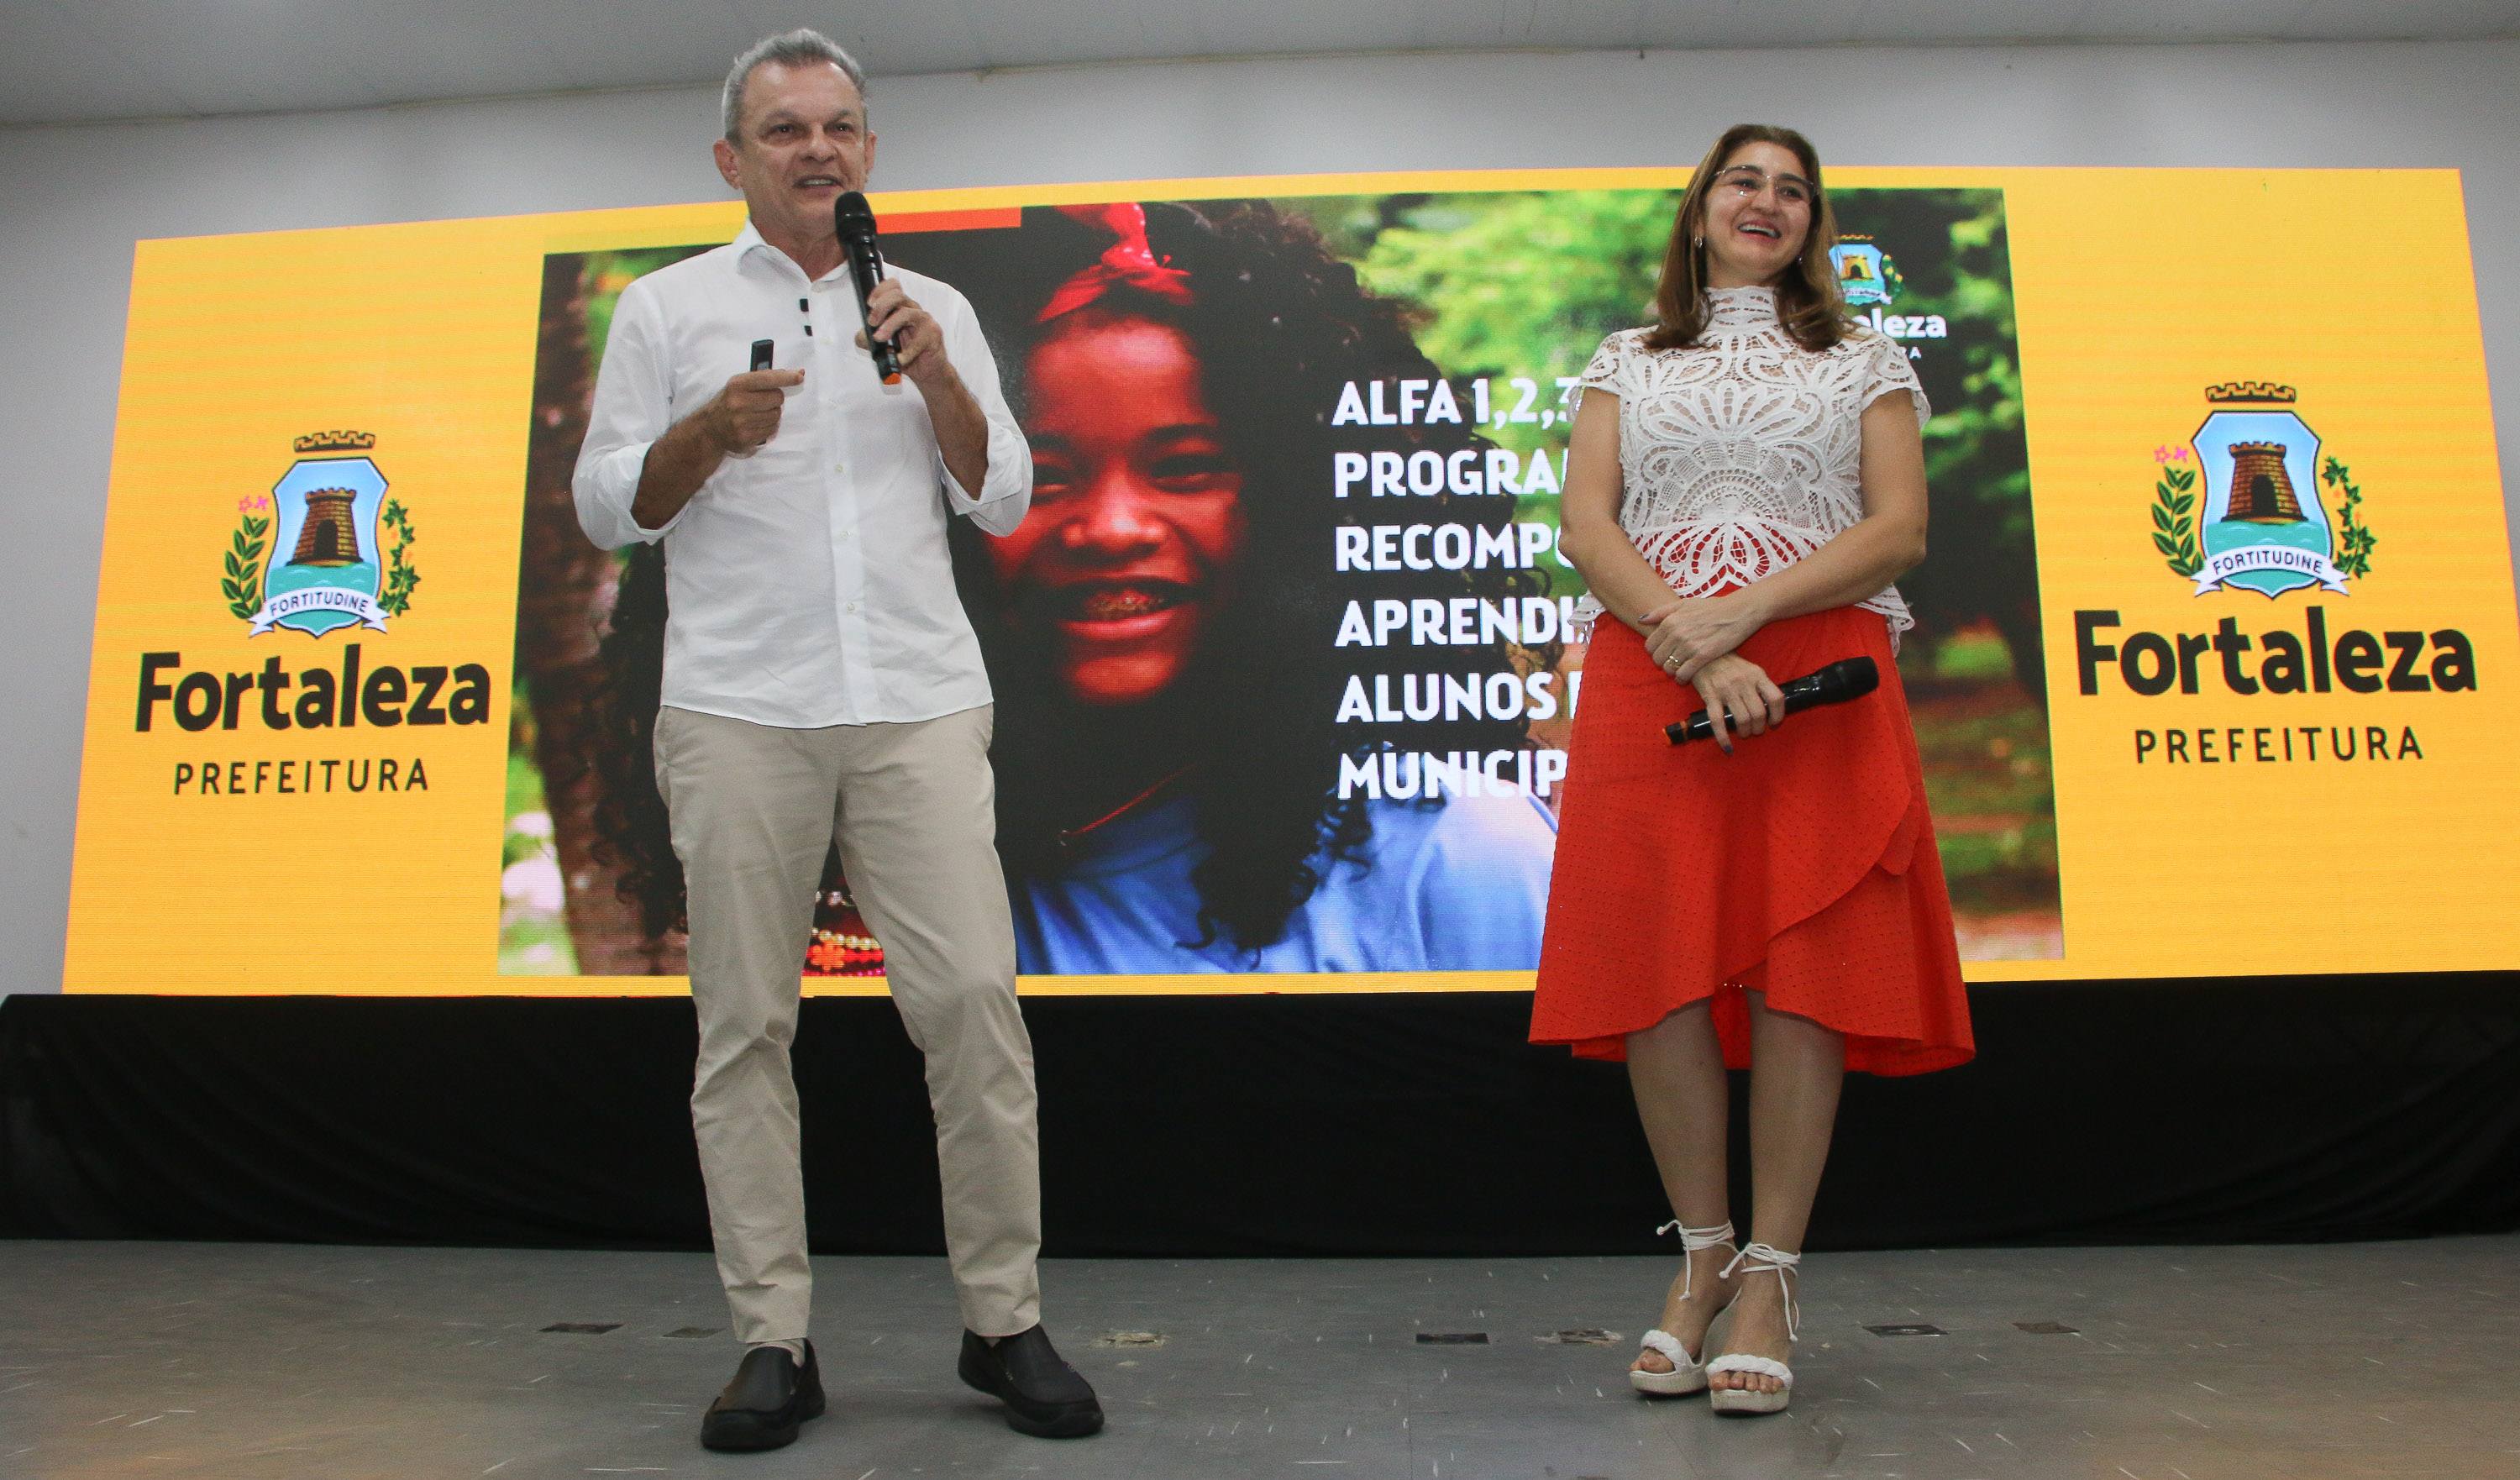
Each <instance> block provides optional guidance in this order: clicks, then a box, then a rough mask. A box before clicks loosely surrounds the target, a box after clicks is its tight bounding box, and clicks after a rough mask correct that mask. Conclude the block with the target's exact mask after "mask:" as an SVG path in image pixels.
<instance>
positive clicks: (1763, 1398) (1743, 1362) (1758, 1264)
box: [1697, 1243, 1803, 1414]
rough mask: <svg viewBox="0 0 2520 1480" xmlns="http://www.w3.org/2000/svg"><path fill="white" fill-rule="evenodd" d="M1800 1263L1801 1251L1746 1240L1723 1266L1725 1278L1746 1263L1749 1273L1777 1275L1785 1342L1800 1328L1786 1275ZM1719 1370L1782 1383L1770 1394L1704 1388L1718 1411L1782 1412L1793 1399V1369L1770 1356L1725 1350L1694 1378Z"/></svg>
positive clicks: (1708, 1403) (1703, 1377)
mask: <svg viewBox="0 0 2520 1480" xmlns="http://www.w3.org/2000/svg"><path fill="white" fill-rule="evenodd" d="M1802 1262H1803V1256H1802V1255H1800V1254H1788V1253H1786V1252H1785V1251H1784V1250H1782V1249H1779V1248H1777V1247H1775V1246H1773V1245H1770V1244H1765V1243H1749V1244H1744V1245H1742V1246H1741V1252H1739V1253H1737V1254H1735V1255H1733V1262H1732V1263H1731V1264H1728V1265H1726V1266H1724V1278H1727V1279H1730V1278H1733V1271H1734V1270H1737V1269H1741V1268H1742V1267H1743V1266H1744V1265H1746V1266H1748V1270H1747V1273H1749V1274H1752V1275H1760V1274H1770V1275H1774V1276H1776V1277H1777V1284H1778V1288H1780V1289H1782V1290H1783V1291H1784V1296H1785V1339H1786V1340H1787V1341H1791V1340H1793V1339H1794V1338H1796V1337H1797V1336H1799V1335H1800V1334H1802V1333H1801V1331H1800V1329H1799V1318H1798V1317H1797V1315H1796V1313H1795V1310H1794V1286H1793V1281H1792V1280H1790V1279H1788V1278H1785V1277H1786V1276H1788V1275H1790V1274H1792V1273H1793V1269H1794V1266H1796V1265H1798V1264H1800V1263H1802ZM1736 1298H1737V1297H1736ZM1718 1372H1759V1373H1762V1374H1764V1375H1766V1376H1770V1377H1774V1378H1776V1379H1777V1381H1778V1383H1780V1384H1782V1386H1780V1387H1778V1389H1777V1390H1776V1391H1775V1392H1773V1393H1759V1392H1752V1391H1751V1390H1749V1389H1748V1388H1737V1387H1709V1388H1708V1389H1707V1390H1706V1402H1707V1406H1708V1407H1710V1408H1712V1409H1714V1410H1715V1412H1717V1413H1739V1414H1747V1413H1783V1412H1784V1411H1785V1405H1786V1404H1788V1403H1791V1402H1792V1401H1793V1397H1794V1369H1793V1368H1789V1367H1787V1366H1785V1365H1784V1364H1783V1363H1781V1362H1778V1361H1777V1360H1776V1359H1775V1358H1773V1357H1752V1356H1748V1355H1746V1354H1742V1353H1733V1352H1728V1353H1726V1354H1725V1355H1723V1356H1721V1357H1718V1358H1716V1359H1715V1360H1714V1361H1712V1362H1709V1363H1708V1364H1706V1367H1705V1368H1704V1370H1703V1371H1702V1372H1701V1373H1700V1374H1699V1376H1698V1379H1697V1380H1698V1381H1699V1382H1701V1383H1702V1382H1705V1381H1706V1380H1707V1379H1708V1378H1710V1377H1713V1376H1714V1375H1715V1374H1716V1373H1718Z"/></svg>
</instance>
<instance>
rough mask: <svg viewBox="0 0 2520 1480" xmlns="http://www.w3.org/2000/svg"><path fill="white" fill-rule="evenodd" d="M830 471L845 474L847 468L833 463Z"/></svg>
mask: <svg viewBox="0 0 2520 1480" xmlns="http://www.w3.org/2000/svg"><path fill="white" fill-rule="evenodd" d="M832 471H833V472H846V471H849V470H848V469H847V467H846V466H845V465H842V464H839V463H833V464H832Z"/></svg>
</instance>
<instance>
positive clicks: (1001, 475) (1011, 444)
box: [936, 421, 1032, 534]
mask: <svg viewBox="0 0 2520 1480" xmlns="http://www.w3.org/2000/svg"><path fill="white" fill-rule="evenodd" d="M988 457H989V471H988V472H987V474H986V475H985V476H983V477H982V479H981V481H980V491H979V492H978V494H976V495H974V494H973V493H971V492H970V491H969V490H968V489H967V488H965V487H964V486H963V480H962V479H960V478H958V477H956V476H955V475H954V470H953V469H951V468H948V467H947V466H945V458H944V454H942V453H939V454H938V455H937V458H936V471H937V474H938V477H939V480H940V481H942V482H943V483H944V485H945V502H946V504H947V506H948V507H950V508H951V509H952V510H953V511H954V512H955V513H956V514H966V515H970V516H974V518H975V521H976V522H978V523H979V525H980V526H981V527H982V528H984V529H987V530H989V531H990V532H991V533H993V534H1006V533H1008V532H1009V531H1011V530H1012V529H1013V528H1014V526H1015V525H1016V524H1017V523H1019V522H1021V521H1022V519H1023V511H1024V509H1025V508H1026V506H1028V505H1029V504H1030V502H1031V500H1030V497H1029V495H1030V494H1031V493H1032V447H1031V444H1029V443H1027V442H1026V441H1025V440H1024V437H1023V433H1022V432H1021V431H1019V430H1017V429H1016V428H1014V427H1012V426H1006V425H1003V424H1001V423H999V422H996V421H992V422H990V423H989V448H988ZM1009 500H1013V501H1015V502H1014V504H1013V506H1012V508H1009V507H1008V501H1009ZM1007 515H1012V517H1011V518H1010V517H1005V516H1007ZM1002 523H1003V524H1005V525H1006V528H1004V529H1001V528H998V527H997V526H998V525H1000V524H1002Z"/></svg>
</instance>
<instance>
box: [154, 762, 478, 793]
mask: <svg viewBox="0 0 2520 1480" xmlns="http://www.w3.org/2000/svg"><path fill="white" fill-rule="evenodd" d="M336 782H338V783H339V788H340V789H341V790H343V791H350V792H359V791H365V790H367V789H368V788H369V787H370V786H374V787H375V788H376V789H377V790H379V791H426V790H427V789H428V767H427V766H426V765H424V764H423V763H422V761H421V759H420V757H418V756H413V757H412V759H411V764H409V765H408V766H406V765H404V764H403V763H402V762H401V761H400V760H398V759H396V758H395V757H393V756H390V755H388V756H384V757H382V758H380V759H373V760H371V759H365V758H362V759H358V760H285V761H274V760H258V761H203V762H202V763H201V765H200V767H199V768H198V769H197V768H196V767H195V766H194V764H193V763H192V762H191V761H177V762H176V763H175V791H174V794H175V795H177V796H182V795H183V794H184V793H185V788H186V787H188V786H189V787H191V788H192V794H193V795H195V796H321V795H324V794H325V793H327V792H330V791H332V790H333V789H334V784H335V783H336Z"/></svg>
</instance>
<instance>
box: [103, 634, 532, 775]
mask: <svg viewBox="0 0 2520 1480" xmlns="http://www.w3.org/2000/svg"><path fill="white" fill-rule="evenodd" d="M182 666H184V655H183V654H182V653H180V652H144V653H142V654H140V701H139V705H138V708H137V711H136V714H135V716H134V719H133V723H132V728H133V729H135V730H138V731H141V732H143V733H146V732H147V731H148V730H149V729H150V728H151V727H152V725H153V722H154V721H155V720H156V719H157V717H158V705H160V704H164V705H165V706H166V708H167V710H168V711H169V712H170V713H171V714H172V715H173V716H174V720H175V723H176V724H177V725H178V726H180V727H182V728H183V729H186V730H197V731H198V730H207V729H208V728H210V727H211V726H212V725H216V726H218V727H219V728H220V729H222V730H234V729H235V728H237V726H238V725H239V724H241V723H242V722H243V721H244V718H245V715H246V713H247V712H248V704H247V700H248V697H251V696H257V695H258V696H259V699H260V702H259V703H257V704H254V705H253V706H252V712H254V713H255V714H257V715H259V717H260V718H261V720H262V723H263V728H265V729H268V730H287V729H290V728H292V727H294V728H296V729H300V730H323V729H328V728H331V727H334V726H339V727H341V728H344V729H347V728H350V727H352V726H355V725H357V724H358V723H359V721H360V720H361V719H362V718H364V719H365V720H366V721H367V722H368V723H369V724H371V725H374V726H376V727H377V728H379V729H390V728H392V727H393V726H396V725H405V724H409V725H480V724H487V723H488V722H489V719H490V670H489V669H488V668H485V667H483V666H482V665H481V664H479V663H459V664H456V665H454V666H453V667H446V666H430V665H427V664H416V665H414V666H413V667H412V668H411V669H410V670H409V671H408V672H406V671H405V670H404V669H401V668H398V667H394V666H391V665H383V666H380V667H375V668H370V669H368V670H367V673H366V676H365V677H364V678H362V677H361V675H360V671H359V645H358V644H356V643H350V644H347V645H346V646H344V647H343V648H342V649H341V669H340V672H339V673H338V674H337V675H336V674H335V673H334V671H333V670H332V669H330V668H301V669H299V670H297V672H295V673H294V674H291V673H286V672H283V671H282V670H281V666H280V658H279V656H278V654H274V655H272V656H270V657H267V658H265V659H263V663H262V667H261V668H260V669H259V670H248V671H247V672H244V673H211V672H200V673H188V674H185V675H184V677H183V678H182V679H181V680H180V681H179V682H176V683H173V684H167V683H165V682H162V681H161V680H160V679H159V678H158V675H159V674H160V673H163V672H165V671H166V670H168V669H170V668H181V667H182ZM291 689H295V690H296V695H295V698H294V701H292V699H291V698H290V697H288V696H287V695H288V692H289V691H290V690H291ZM386 764H390V762H388V763H386Z"/></svg>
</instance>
